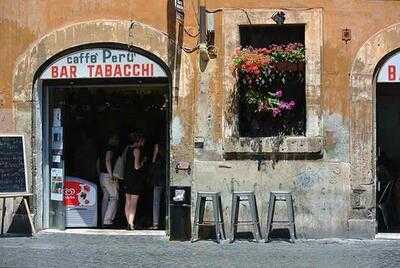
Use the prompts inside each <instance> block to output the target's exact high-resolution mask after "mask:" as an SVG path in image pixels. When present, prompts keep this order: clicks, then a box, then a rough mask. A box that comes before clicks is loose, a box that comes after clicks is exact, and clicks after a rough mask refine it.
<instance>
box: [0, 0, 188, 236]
mask: <svg viewBox="0 0 400 268" xmlns="http://www.w3.org/2000/svg"><path fill="white" fill-rule="evenodd" d="M0 7H1V8H0V10H1V14H0V17H1V24H0V27H1V28H0V37H1V38H0V39H1V41H2V43H3V46H2V48H0V58H1V61H2V62H3V63H4V64H2V65H1V66H0V96H1V98H0V99H1V103H0V104H1V107H0V108H1V110H0V119H1V120H0V133H9V132H18V133H24V135H25V139H26V141H27V142H26V145H27V146H26V148H27V156H28V176H29V183H28V185H29V191H32V192H33V193H34V194H35V195H34V198H33V200H32V207H33V212H34V214H35V222H36V225H37V227H38V228H39V229H40V228H41V224H42V222H41V221H42V215H41V213H42V209H41V208H42V207H43V198H42V197H43V187H42V186H43V178H42V176H41V175H42V174H41V171H40V170H41V161H40V159H41V148H42V147H41V140H40V138H39V137H41V135H40V133H41V132H40V129H39V128H40V125H37V124H38V123H39V124H40V119H38V117H40V113H38V111H40V110H39V109H38V107H39V103H38V98H37V92H36V90H37V89H36V87H34V74H35V73H36V71H37V69H38V68H39V67H40V66H41V65H42V64H44V63H45V62H46V61H47V60H48V59H49V58H50V57H53V56H54V55H56V54H57V53H60V52H62V51H63V50H65V49H67V48H71V47H74V46H78V45H84V44H88V43H96V42H115V43H119V44H126V45H128V44H129V45H133V46H136V47H139V48H141V49H144V50H148V51H150V52H151V53H153V54H155V55H156V56H158V57H159V58H160V59H161V60H162V61H164V62H165V63H166V64H167V65H168V66H169V68H170V70H171V73H172V77H171V78H172V88H173V89H174V90H173V96H172V99H171V102H172V103H171V106H172V108H173V115H174V118H175V121H179V122H180V126H179V128H177V129H174V130H172V131H171V137H172V138H174V137H175V138H174V139H173V142H172V143H171V161H172V163H173V164H172V166H174V163H175V162H176V161H179V160H184V161H188V162H192V161H193V153H192V152H193V150H191V149H190V148H192V141H193V139H192V135H191V133H192V132H193V131H192V125H193V123H192V121H193V120H194V118H193V117H192V116H191V115H192V114H193V113H192V111H193V99H194V96H193V94H194V91H193V90H192V89H193V88H194V87H195V86H194V85H195V81H196V73H195V71H194V67H193V62H195V56H194V55H195V54H193V55H191V54H189V53H184V52H183V51H182V49H181V47H183V46H185V47H190V46H193V45H194V43H195V42H194V41H195V40H193V38H191V37H189V36H188V35H185V36H184V35H183V32H182V31H181V30H180V29H179V28H178V27H176V22H175V20H174V19H170V18H174V15H175V11H174V10H172V11H171V7H172V6H171V5H170V3H167V2H164V1H159V2H157V3H155V4H154V5H151V6H150V5H147V4H146V3H145V1H135V3H132V2H131V1H125V2H121V1H118V3H116V1H106V2H105V1H92V2H82V1H75V2H68V3H59V4H58V5H55V4H52V2H50V1H40V2H39V3H38V2H36V1H25V2H24V3H23V4H22V3H21V2H12V1H2V2H1V3H0ZM154 10H157V11H158V13H157V14H158V16H152V14H154ZM48 12H49V13H48ZM48 14H51V15H50V16H49V15H48ZM168 14H172V15H171V16H169V15H168ZM187 15H188V17H189V18H190V17H193V16H190V15H191V10H188V12H187ZM132 23H133V32H132V31H131V32H130V31H129V28H130V27H131V24H132ZM193 23H194V21H193V20H192V21H190V19H188V20H187V31H189V32H190V31H192V29H191V25H193ZM26 32H29V35H28V34H26ZM130 33H131V35H132V34H133V36H129V34H130ZM34 96H36V98H35V97H34ZM37 134H39V135H37ZM176 137H178V138H176ZM190 181H191V176H190V175H188V174H176V176H174V177H173V179H171V184H184V185H188V184H190ZM13 207H15V206H13V205H12V203H11V202H9V204H7V209H8V212H10V211H12V210H13ZM11 216H12V213H9V214H8V215H7V219H6V222H7V223H6V227H7V225H8V223H9V221H10V218H11Z"/></svg>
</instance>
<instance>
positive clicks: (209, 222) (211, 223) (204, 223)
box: [195, 221, 222, 225]
mask: <svg viewBox="0 0 400 268" xmlns="http://www.w3.org/2000/svg"><path fill="white" fill-rule="evenodd" d="M195 224H196V225H215V224H222V222H220V221H219V222H214V221H207V222H202V223H195Z"/></svg>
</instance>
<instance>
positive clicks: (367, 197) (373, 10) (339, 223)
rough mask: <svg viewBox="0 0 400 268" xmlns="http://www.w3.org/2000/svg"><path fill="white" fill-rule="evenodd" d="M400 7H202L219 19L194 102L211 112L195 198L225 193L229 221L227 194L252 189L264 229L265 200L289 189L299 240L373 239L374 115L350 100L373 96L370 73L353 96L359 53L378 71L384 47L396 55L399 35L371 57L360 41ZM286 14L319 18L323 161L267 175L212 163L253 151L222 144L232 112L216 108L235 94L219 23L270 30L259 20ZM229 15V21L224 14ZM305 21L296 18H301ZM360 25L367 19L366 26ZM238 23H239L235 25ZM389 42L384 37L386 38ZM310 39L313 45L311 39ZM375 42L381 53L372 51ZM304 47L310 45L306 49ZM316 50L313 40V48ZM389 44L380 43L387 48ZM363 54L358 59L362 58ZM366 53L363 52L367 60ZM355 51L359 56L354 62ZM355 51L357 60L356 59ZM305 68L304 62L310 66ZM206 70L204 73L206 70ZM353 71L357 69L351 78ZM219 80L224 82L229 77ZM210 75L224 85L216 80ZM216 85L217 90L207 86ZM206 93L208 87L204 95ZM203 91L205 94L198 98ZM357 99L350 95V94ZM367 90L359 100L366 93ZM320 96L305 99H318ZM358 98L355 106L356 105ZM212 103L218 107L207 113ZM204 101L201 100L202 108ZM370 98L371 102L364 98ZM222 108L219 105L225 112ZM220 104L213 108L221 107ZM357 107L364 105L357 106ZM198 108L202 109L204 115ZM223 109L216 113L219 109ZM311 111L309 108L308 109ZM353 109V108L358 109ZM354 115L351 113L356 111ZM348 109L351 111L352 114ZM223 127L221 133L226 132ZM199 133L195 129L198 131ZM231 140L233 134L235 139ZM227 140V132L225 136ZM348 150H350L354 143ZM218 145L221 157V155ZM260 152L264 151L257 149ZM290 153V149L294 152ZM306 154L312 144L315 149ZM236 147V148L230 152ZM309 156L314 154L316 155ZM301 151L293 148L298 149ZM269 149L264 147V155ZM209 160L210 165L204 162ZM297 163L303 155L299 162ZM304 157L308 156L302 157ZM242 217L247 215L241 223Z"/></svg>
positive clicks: (289, 165) (267, 169)
mask: <svg viewBox="0 0 400 268" xmlns="http://www.w3.org/2000/svg"><path fill="white" fill-rule="evenodd" d="M398 7H400V3H399V2H396V1H295V2H294V1H293V2H289V3H288V2H287V1H285V2H282V1H274V0H273V1H268V3H266V2H263V3H260V2H259V1H246V3H243V1H229V2H227V1H208V2H207V8H208V9H209V10H218V9H222V11H220V13H219V15H217V17H216V24H217V26H216V35H217V38H216V40H217V42H216V46H217V51H218V57H217V58H216V59H212V60H210V62H209V63H208V65H207V68H206V70H205V71H204V72H203V73H201V74H200V79H202V77H204V78H203V79H204V80H205V81H206V82H207V85H208V87H207V92H209V94H211V96H209V97H208V98H207V97H206V96H203V100H204V101H203V102H201V99H200V98H199V99H198V103H197V104H198V109H197V110H198V112H199V111H202V112H203V114H202V115H203V117H204V118H208V117H206V115H205V112H207V113H209V114H212V115H213V116H212V118H213V119H212V120H211V122H207V126H209V127H208V128H206V127H205V126H206V123H205V122H204V120H203V121H201V122H200V123H199V122H198V123H197V128H196V129H197V130H198V132H196V134H195V135H204V136H205V137H206V141H208V142H206V143H205V147H204V149H203V151H204V153H202V150H200V149H197V150H196V161H195V165H196V167H195V176H194V181H193V188H194V190H213V191H216V190H218V191H221V192H222V194H223V203H224V212H225V219H226V221H227V222H229V214H230V202H231V201H230V200H231V197H230V192H231V191H232V190H252V189H253V187H254V185H256V186H255V188H254V189H255V191H256V196H257V199H258V207H259V211H260V214H261V215H262V216H261V221H263V223H265V220H266V219H265V213H266V206H267V195H268V193H269V191H271V190H291V191H293V194H294V197H295V212H296V227H297V231H298V235H299V236H300V237H326V236H351V237H373V235H374V232H375V222H374V219H375V208H374V207H375V187H374V175H373V174H374V162H375V157H374V155H375V154H374V150H375V149H374V141H373V135H372V134H373V133H374V131H375V130H374V129H375V125H374V124H373V117H374V116H373V114H374V110H373V109H374V107H373V103H372V102H363V103H360V102H357V103H356V102H354V101H352V99H354V97H351V96H353V94H356V95H357V96H358V97H361V98H362V96H364V95H367V96H370V95H371V96H372V95H373V86H372V82H373V71H372V72H367V74H365V76H363V77H362V78H361V79H358V78H356V79H355V80H354V81H355V83H357V81H359V83H358V88H360V89H358V88H357V89H356V90H352V89H351V86H350V81H351V79H350V76H351V69H352V65H353V62H354V60H355V58H356V55H360V57H362V60H363V61H368V62H371V64H370V65H369V67H370V68H372V70H374V68H375V66H376V64H377V63H378V60H379V59H381V58H382V57H383V56H384V55H385V53H388V52H390V49H382V46H385V47H390V48H392V49H395V48H396V47H398V44H397V43H398V41H399V40H400V37H399V35H398V34H397V31H396V30H393V29H391V30H384V32H388V33H386V34H384V35H385V36H381V35H380V37H376V38H375V39H376V42H375V43H374V42H367V45H366V46H367V48H366V49H367V50H365V51H364V49H361V50H360V51H361V52H358V50H359V49H360V48H361V47H363V44H364V42H366V40H367V39H368V38H370V37H371V36H372V35H374V34H375V33H376V32H378V31H381V30H382V29H384V28H385V27H388V26H390V25H393V24H395V23H398V15H399V14H398V13H399V12H398V10H396V8H398ZM279 9H281V10H283V11H284V12H286V13H288V14H289V15H288V16H287V17H289V20H288V21H289V22H290V18H291V15H290V14H294V13H296V12H298V14H302V12H303V13H307V12H310V10H313V9H315V10H317V9H321V10H322V35H323V41H322V43H321V49H322V59H321V61H322V62H321V63H322V80H321V83H322V84H321V85H322V87H321V99H320V102H319V103H320V107H321V113H322V114H321V118H320V123H321V135H322V137H323V150H322V153H323V156H322V158H321V159H318V160H286V161H285V160H283V161H280V162H278V164H276V165H275V167H273V165H272V161H268V160H267V161H263V163H262V168H261V170H260V171H258V170H257V162H256V161H251V160H247V161H246V160H241V161H223V160H222V161H215V160H218V157H220V158H222V155H221V154H220V153H221V152H224V151H225V150H226V149H228V151H238V152H240V151H241V150H242V151H249V149H243V145H241V144H240V143H239V144H240V145H239V146H238V145H237V144H236V145H233V146H232V145H231V144H230V143H225V144H224V142H223V141H224V138H225V137H224V135H225V136H226V132H224V131H226V129H224V127H220V125H221V123H222V124H224V116H225V115H226V113H227V112H228V113H230V112H231V111H229V109H228V108H224V105H223V102H222V100H223V99H224V98H226V96H225V97H224V94H225V95H226V94H227V92H229V91H230V90H231V88H230V87H227V86H226V82H227V78H226V77H221V74H224V73H225V74H226V75H229V72H228V71H227V68H229V65H227V64H226V62H229V59H227V58H224V57H223V55H230V54H231V53H232V52H231V51H228V52H227V51H226V49H227V47H229V48H231V47H232V45H231V44H230V42H232V40H235V38H234V37H235V36H236V33H235V32H232V31H234V28H232V27H231V28H229V29H230V31H224V26H223V25H224V22H223V16H224V12H225V14H228V12H233V13H232V16H227V17H228V19H229V20H232V22H231V23H232V24H243V23H245V24H263V23H265V24H268V23H273V22H272V20H270V19H269V16H265V18H261V17H260V16H259V13H261V12H265V13H268V12H269V10H279ZM237 13H243V16H244V18H245V19H247V22H243V20H242V19H241V17H240V18H237V19H236V20H235V16H234V15H233V14H237ZM229 14H231V13H229ZM300 17H301V15H300ZM365 17H368V18H369V19H368V21H366V20H365V19H363V18H365ZM238 21H239V22H238ZM344 28H349V29H351V31H352V40H351V41H350V42H348V43H347V44H346V43H345V42H343V41H342V40H341V30H342V29H344ZM389 32H390V33H391V34H390V38H388V37H387V35H389ZM310 39H311V40H312V37H311V38H310ZM378 40H380V42H379V43H380V45H378ZM306 42H307V41H306ZM311 42H312V41H311ZM383 44H385V45H383ZM362 51H364V52H362ZM367 51H368V52H367ZM357 53H358V54H357ZM360 53H361V54H360ZM369 53H371V54H374V56H373V58H374V59H375V58H376V59H378V60H376V61H375V60H374V61H370V60H367V59H368V57H369V55H370V54H369ZM309 63H310V62H308V64H309ZM208 66H209V67H210V68H209V67H208ZM353 72H354V71H353ZM226 75H225V76H226ZM212 77H218V78H220V79H219V81H215V79H213V78H212ZM208 80H210V81H214V82H211V83H210V82H209V81H208ZM210 86H211V88H210ZM200 92H201V90H200ZM353 92H355V93H353ZM363 92H364V93H363ZM315 97H317V96H311V100H312V101H316V100H317V98H315ZM358 97H356V98H358ZM210 99H211V100H216V99H218V100H219V101H217V102H215V103H214V106H213V111H212V112H210V107H208V108H207V105H209V104H210ZM206 100H207V101H206ZM368 100H372V99H369V98H368ZM221 102H222V105H221ZM217 103H218V104H217ZM358 103H359V104H360V105H358ZM202 105H203V107H204V108H203V109H201V108H200V107H201V106H202ZM221 106H222V107H221ZM314 107H315V106H314ZM355 107H357V108H355ZM355 109H356V110H355ZM353 110H354V111H353ZM225 127H226V125H225ZM199 129H201V130H199ZM231 132H234V128H232V131H231ZM228 136H229V133H228ZM243 141H244V146H246V143H247V146H248V147H249V148H250V149H253V147H254V146H255V147H257V148H255V149H254V150H256V151H257V149H258V146H256V145H257V143H258V142H260V141H259V140H254V139H253V140H251V139H244V140H243ZM295 143H296V142H294V141H291V142H289V143H288V144H289V145H288V144H285V146H284V147H285V148H284V150H289V151H290V149H288V148H286V147H290V144H295ZM353 143H354V145H352V144H353ZM221 144H222V149H221ZM262 145H263V146H267V147H268V146H269V145H268V142H267V143H266V145H264V143H263V142H262ZM295 147H296V146H295ZM311 147H312V146H311ZM232 148H233V149H232ZM313 148H314V147H313ZM297 149H298V148H295V150H297ZM266 151H268V149H267V150H266ZM207 158H208V160H210V161H207ZM300 158H301V157H300ZM303 158H305V159H307V156H305V155H303ZM244 216H245V215H244Z"/></svg>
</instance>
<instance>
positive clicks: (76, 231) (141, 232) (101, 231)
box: [38, 228, 167, 238]
mask: <svg viewBox="0 0 400 268" xmlns="http://www.w3.org/2000/svg"><path fill="white" fill-rule="evenodd" d="M54 233H60V234H82V235H116V236H159V237H165V238H166V237H167V235H166V232H165V231H163V230H135V231H128V230H120V229H86V228H79V229H66V230H57V229H45V230H42V231H40V232H39V233H38V234H54Z"/></svg>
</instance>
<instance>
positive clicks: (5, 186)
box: [0, 135, 27, 195]
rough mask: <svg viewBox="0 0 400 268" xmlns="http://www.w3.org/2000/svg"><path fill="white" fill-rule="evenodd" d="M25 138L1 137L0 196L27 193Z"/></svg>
mask: <svg viewBox="0 0 400 268" xmlns="http://www.w3.org/2000/svg"><path fill="white" fill-rule="evenodd" d="M26 180H27V178H26V172H25V154H24V141H23V136H21V135H19V136H17V135H15V136H12V135H10V136H0V195H1V194H2V193H26V192H27V188H26V185H27V184H26Z"/></svg>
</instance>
